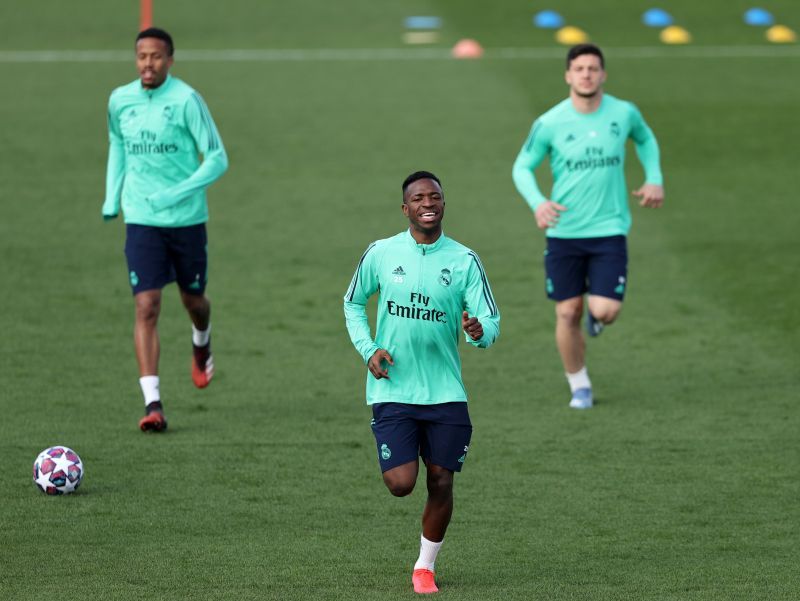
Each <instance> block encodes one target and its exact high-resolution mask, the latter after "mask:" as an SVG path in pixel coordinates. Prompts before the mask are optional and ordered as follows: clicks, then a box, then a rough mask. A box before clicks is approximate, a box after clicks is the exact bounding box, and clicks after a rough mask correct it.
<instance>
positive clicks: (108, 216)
mask: <svg viewBox="0 0 800 601" xmlns="http://www.w3.org/2000/svg"><path fill="white" fill-rule="evenodd" d="M116 218H117V213H114V214H113V215H110V214H108V213H103V221H111V220H112V219H116Z"/></svg>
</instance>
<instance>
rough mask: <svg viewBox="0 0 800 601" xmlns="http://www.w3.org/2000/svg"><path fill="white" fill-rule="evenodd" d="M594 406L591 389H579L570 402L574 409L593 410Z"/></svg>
mask: <svg viewBox="0 0 800 601" xmlns="http://www.w3.org/2000/svg"><path fill="white" fill-rule="evenodd" d="M592 404H593V400H592V389H591V388H578V390H576V391H575V392H573V393H572V400H571V401H570V402H569V406H570V407H571V408H572V409H591V408H592Z"/></svg>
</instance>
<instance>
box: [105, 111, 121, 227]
mask: <svg viewBox="0 0 800 601" xmlns="http://www.w3.org/2000/svg"><path fill="white" fill-rule="evenodd" d="M124 181H125V143H124V142H123V140H122V131H121V130H120V127H119V115H118V114H117V112H116V110H115V109H114V101H113V96H112V97H111V98H110V99H109V101H108V165H107V167H106V198H105V201H103V219H105V220H106V221H108V220H109V219H114V218H115V217H116V216H117V215H119V206H120V196H121V194H122V184H123V183H124Z"/></svg>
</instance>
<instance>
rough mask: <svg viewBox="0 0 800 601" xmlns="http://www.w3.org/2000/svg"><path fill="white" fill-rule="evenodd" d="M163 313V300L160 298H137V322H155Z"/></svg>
mask: <svg viewBox="0 0 800 601" xmlns="http://www.w3.org/2000/svg"><path fill="white" fill-rule="evenodd" d="M160 311H161V299H158V298H151V297H146V298H137V299H136V320H137V321H145V322H154V321H156V320H157V319H158V314H159V312H160Z"/></svg>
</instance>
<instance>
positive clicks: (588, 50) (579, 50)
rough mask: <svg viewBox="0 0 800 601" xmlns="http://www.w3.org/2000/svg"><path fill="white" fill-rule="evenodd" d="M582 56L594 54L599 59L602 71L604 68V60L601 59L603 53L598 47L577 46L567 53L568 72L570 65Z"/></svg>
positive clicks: (592, 45)
mask: <svg viewBox="0 0 800 601" xmlns="http://www.w3.org/2000/svg"><path fill="white" fill-rule="evenodd" d="M584 54H594V55H595V56H596V57H598V58H599V59H600V66H601V67H602V68H603V69H605V68H606V60H605V58H603V51H602V50H600V47H599V46H596V45H595V44H578V45H576V46H573V47H572V48H570V49H569V52H567V71H569V66H570V63H572V61H574V60H575V59H576V58H578V57H579V56H582V55H584Z"/></svg>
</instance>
